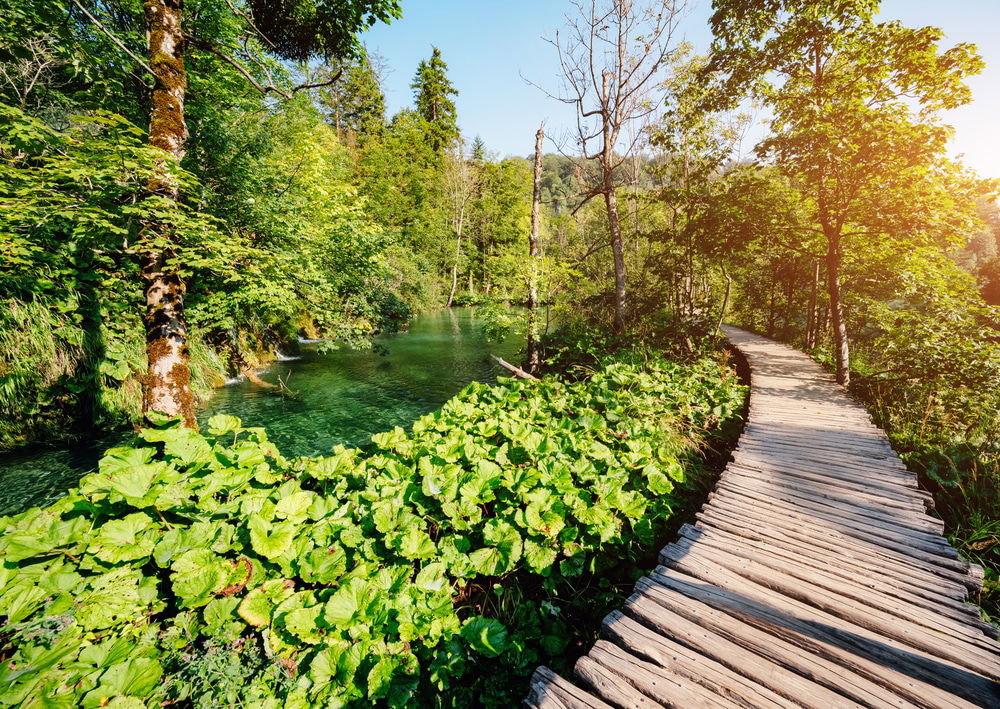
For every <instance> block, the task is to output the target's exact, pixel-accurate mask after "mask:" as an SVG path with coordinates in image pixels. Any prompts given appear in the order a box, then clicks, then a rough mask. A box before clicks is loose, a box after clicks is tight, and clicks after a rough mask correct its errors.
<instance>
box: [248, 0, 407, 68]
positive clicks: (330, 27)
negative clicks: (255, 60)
mask: <svg viewBox="0 0 1000 709" xmlns="http://www.w3.org/2000/svg"><path fill="white" fill-rule="evenodd" d="M247 4H248V6H249V8H250V11H251V13H252V16H253V18H254V19H255V20H256V23H257V26H258V27H261V28H266V30H265V31H266V32H267V34H266V36H267V39H268V41H269V43H270V44H271V46H272V48H273V49H274V51H275V52H276V53H277V54H278V55H279V56H281V57H282V58H284V59H290V60H293V61H297V62H305V61H307V60H308V59H309V58H310V57H313V56H322V57H350V56H355V55H357V54H359V53H360V51H361V46H360V44H359V42H358V38H357V35H358V34H359V33H360V32H363V31H364V30H366V29H368V28H369V27H371V26H372V25H374V24H375V23H376V22H385V23H388V22H391V21H392V20H393V19H396V18H398V17H400V15H401V14H402V10H401V9H400V5H399V0H338V2H327V1H326V0H319V1H318V2H317V0H248V2H247Z"/></svg>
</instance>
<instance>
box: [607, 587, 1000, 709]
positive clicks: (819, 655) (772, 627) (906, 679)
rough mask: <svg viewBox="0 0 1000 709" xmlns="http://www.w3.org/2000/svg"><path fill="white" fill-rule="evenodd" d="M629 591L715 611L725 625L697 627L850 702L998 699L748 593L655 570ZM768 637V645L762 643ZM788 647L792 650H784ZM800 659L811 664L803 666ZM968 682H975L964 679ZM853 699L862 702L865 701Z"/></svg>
mask: <svg viewBox="0 0 1000 709" xmlns="http://www.w3.org/2000/svg"><path fill="white" fill-rule="evenodd" d="M659 587H663V588H662V589H660V588H659ZM636 589H637V590H638V591H640V592H642V593H648V594H650V596H651V598H653V599H654V600H655V601H656V603H658V604H662V603H667V604H669V607H671V608H676V607H677V606H676V604H675V601H676V596H675V595H672V594H680V595H683V596H686V597H687V598H688V599H689V600H690V601H695V602H698V603H699V604H700V606H707V607H709V608H711V609H712V610H714V611H716V612H717V613H722V614H723V615H724V616H728V620H726V621H725V622H723V621H720V620H719V618H718V616H716V617H714V618H709V617H706V616H705V615H704V614H701V615H699V616H697V617H698V621H697V622H698V623H699V624H703V625H706V626H707V627H710V628H711V629H713V630H715V631H716V632H721V633H723V634H725V635H726V637H728V638H729V639H730V640H732V641H733V642H737V643H741V644H746V645H747V646H748V647H752V648H753V649H754V650H755V651H757V652H759V653H761V654H763V655H765V656H768V657H772V656H773V658H774V659H776V660H777V661H779V662H782V663H785V664H786V665H787V666H788V667H792V668H795V669H796V671H799V672H806V671H811V672H814V674H811V675H809V676H810V677H811V678H812V679H813V680H815V681H816V682H819V683H821V684H825V685H827V686H829V687H830V688H831V689H834V690H835V691H844V692H845V693H848V694H849V696H852V697H858V692H860V691H863V690H864V691H868V692H872V693H875V692H877V688H881V689H882V690H883V692H884V695H883V696H886V697H891V696H892V695H897V696H898V697H902V698H905V700H906V701H907V702H910V703H912V704H916V705H917V706H922V707H942V708H943V707H959V706H961V707H970V706H994V704H993V702H995V700H997V699H1000V694H998V692H997V690H996V686H995V684H993V683H991V682H990V681H989V680H987V679H985V678H983V677H980V676H978V675H974V674H972V673H966V672H965V671H964V670H954V669H952V671H953V672H954V674H951V675H947V673H948V671H949V669H948V668H947V666H945V670H943V671H944V672H945V673H946V675H947V676H946V677H944V678H942V677H940V676H938V675H936V674H935V673H934V672H930V671H927V669H929V668H927V669H925V668H924V666H922V665H921V664H920V660H921V658H919V657H918V656H917V655H912V656H911V655H905V654H902V655H900V654H898V653H896V652H895V651H894V650H893V648H891V647H889V646H887V645H884V644H881V643H877V642H875V643H872V644H871V648H870V650H866V649H862V648H858V647H855V646H854V645H853V644H852V643H851V642H850V640H854V639H855V638H850V637H848V638H842V637H841V636H840V635H838V630H837V628H836V627H835V626H832V625H830V624H828V623H823V622H822V621H820V622H816V621H814V620H812V619H811V618H808V617H805V618H804V617H800V615H799V614H798V613H794V614H791V613H788V612H786V611H785V610H781V609H779V608H777V607H774V606H771V605H769V604H768V603H767V602H762V601H761V600H759V599H758V598H756V597H754V596H752V595H747V594H745V593H742V592H739V591H731V590H728V589H724V588H721V587H719V586H715V585H712V584H710V583H704V582H702V581H700V580H699V579H697V578H694V577H690V576H688V575H687V574H684V573H681V572H677V571H672V570H670V569H666V568H662V567H661V570H658V571H656V572H654V573H653V574H651V575H650V576H648V577H644V578H642V579H640V580H639V582H638V583H637V584H636ZM700 606H699V607H700ZM626 611H627V612H628V607H626ZM750 629H752V630H750ZM761 633H763V636H761ZM769 638H770V639H771V642H773V644H767V643H768V639H769ZM856 639H858V640H860V639H861V636H858V638H856ZM788 647H791V648H792V649H791V650H790V651H788V652H785V650H786V649H787V648H788ZM807 657H808V658H812V660H813V662H814V663H815V664H814V665H808V666H807V665H806V663H805V659H806V658H807ZM932 662H933V660H932ZM932 666H933V665H932ZM854 675H857V676H858V677H860V678H862V679H863V680H865V681H866V682H867V683H868V684H867V685H862V686H861V687H859V686H856V685H855V684H853V683H849V682H850V681H851V677H852V676H854ZM968 678H976V679H975V681H968V682H967V681H965V680H966V679H968ZM837 682H841V683H842V684H839V685H838V684H836V683H837ZM887 700H888V699H887ZM859 701H860V702H861V703H864V704H867V703H869V702H868V700H867V699H859ZM812 706H822V705H819V704H816V705H812Z"/></svg>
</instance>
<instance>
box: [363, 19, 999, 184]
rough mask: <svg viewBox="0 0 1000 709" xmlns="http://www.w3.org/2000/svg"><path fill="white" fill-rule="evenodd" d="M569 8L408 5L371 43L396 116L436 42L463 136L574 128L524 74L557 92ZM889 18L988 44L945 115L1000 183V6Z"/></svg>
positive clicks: (695, 38) (522, 145)
mask: <svg viewBox="0 0 1000 709" xmlns="http://www.w3.org/2000/svg"><path fill="white" fill-rule="evenodd" d="M570 9H572V7H571V6H570V4H569V3H568V2H565V1H564V0H502V1H500V0H403V18H402V19H401V20H397V21H396V22H394V23H393V24H391V25H388V26H385V25H380V26H377V27H375V28H373V29H372V30H370V31H369V32H367V33H366V34H365V35H364V41H365V43H366V44H367V45H368V47H369V48H370V49H373V50H375V51H377V52H378V53H379V54H381V55H382V56H383V57H384V58H385V62H386V64H387V66H388V68H389V69H390V70H391V71H390V72H389V74H388V76H387V77H386V87H385V88H386V99H387V102H388V106H389V111H390V113H392V112H395V111H397V110H399V109H400V108H404V107H407V106H410V105H412V91H411V89H410V81H411V80H412V78H413V73H414V71H415V70H416V66H417V64H418V63H419V61H420V60H421V59H423V58H426V57H429V56H430V53H431V46H432V45H434V46H437V47H439V48H440V49H441V52H442V55H443V57H444V59H445V61H446V62H447V63H448V73H449V76H450V77H451V79H452V83H453V84H454V85H455V87H456V88H457V89H458V90H459V95H458V98H457V100H456V106H457V108H458V115H459V123H460V124H461V127H462V131H463V132H464V133H465V134H466V135H467V136H468V137H469V138H472V137H473V136H476V135H480V136H482V138H483V140H485V141H486V145H487V147H488V148H489V149H490V150H492V151H495V152H497V153H499V154H500V155H511V154H513V155H527V154H528V153H530V152H531V150H532V148H533V146H534V133H535V130H536V129H537V128H538V123H539V122H540V121H541V120H542V119H544V120H545V121H546V126H547V133H548V134H550V135H553V136H558V135H559V134H561V133H564V132H565V131H566V130H567V129H569V128H570V127H571V126H572V120H573V113H572V110H571V109H568V108H567V107H565V106H563V105H561V104H560V103H558V102H556V101H554V100H552V99H550V98H548V97H546V96H545V95H544V94H543V93H542V92H540V91H539V90H538V89H536V88H534V87H532V86H530V85H529V84H527V83H526V82H525V81H524V79H522V76H521V75H523V76H524V77H527V78H529V79H531V80H532V81H534V82H535V83H537V84H540V85H542V86H545V87H547V88H550V89H552V90H555V89H556V88H558V64H557V61H556V57H555V52H554V50H553V48H552V47H551V45H549V44H548V43H546V42H545V41H544V40H543V36H548V37H551V36H553V35H554V33H555V31H556V30H557V29H559V28H561V27H562V26H563V24H564V22H565V20H564V17H565V13H566V12H567V11H568V10H570ZM710 14H711V2H710V0H700V1H698V0H695V1H694V2H690V3H689V9H688V11H687V16H686V17H685V19H684V21H683V22H682V24H681V26H680V33H681V34H682V35H683V37H684V39H686V40H687V41H689V42H691V43H692V44H693V45H694V46H695V48H696V50H699V51H704V50H705V49H707V47H708V44H709V42H710V41H711V33H710V31H709V28H708V17H709V15H710ZM882 17H884V18H887V19H899V20H902V21H903V22H904V24H906V25H908V26H922V25H934V26H937V27H940V28H942V29H943V30H944V32H945V35H946V39H945V42H946V44H947V45H948V46H950V45H951V44H954V43H957V42H972V43H975V44H977V45H978V46H979V50H980V52H981V53H982V54H983V57H984V58H985V60H986V70H985V71H984V72H983V73H982V74H980V75H979V76H976V77H973V78H972V79H970V81H969V84H970V86H971V87H972V90H973V96H974V101H973V103H972V104H970V105H968V106H964V107H962V108H959V109H956V110H954V111H951V112H949V113H948V114H946V119H947V121H948V122H949V123H951V124H952V125H953V126H954V127H955V137H954V140H953V141H952V150H953V152H954V153H962V154H964V156H965V157H964V161H965V162H966V164H968V165H969V166H971V167H973V168H974V169H976V170H977V171H978V172H979V173H980V174H981V175H984V176H990V177H1000V135H998V133H1000V39H998V35H997V28H998V27H1000V0H949V1H948V2H943V1H942V0H884V2H883V4H882ZM550 147H551V146H550Z"/></svg>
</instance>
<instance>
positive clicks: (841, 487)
mask: <svg viewBox="0 0 1000 709" xmlns="http://www.w3.org/2000/svg"><path fill="white" fill-rule="evenodd" d="M787 467H791V466H790V465H789V466H787ZM785 468H786V466H785V465H784V464H783V463H782V461H781V460H780V459H777V458H775V459H774V463H773V465H771V466H769V467H768V468H767V469H765V470H761V469H760V466H759V464H758V465H754V460H753V459H751V460H749V461H748V464H747V465H743V457H742V455H741V454H740V452H739V451H738V452H737V454H736V455H735V456H734V458H733V462H732V463H730V464H729V466H727V471H729V472H735V471H737V470H738V471H739V472H740V473H741V474H746V475H751V476H756V477H760V478H762V479H764V480H773V481H781V482H782V483H783V484H785V485H787V486H789V487H799V488H802V489H804V490H807V491H812V492H813V494H820V492H821V491H824V492H828V493H829V494H832V495H835V496H837V498H838V499H850V500H852V501H854V500H858V501H861V502H864V503H866V504H869V505H875V506H877V507H892V508H893V510H892V511H893V512H895V511H896V510H897V509H899V510H904V511H906V512H907V513H909V514H912V515H914V516H922V515H924V514H925V507H924V500H923V498H922V497H917V496H915V495H910V494H907V493H904V492H902V491H899V492H896V491H888V490H881V489H878V488H877V487H876V486H875V485H869V486H862V485H857V484H852V483H851V482H849V481H844V480H838V479H836V478H833V477H829V476H822V475H816V474H807V473H802V472H796V471H793V470H786V469H785Z"/></svg>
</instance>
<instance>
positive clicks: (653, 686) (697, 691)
mask: <svg viewBox="0 0 1000 709" xmlns="http://www.w3.org/2000/svg"><path fill="white" fill-rule="evenodd" d="M587 657H589V658H590V659H592V660H594V662H597V663H598V664H600V665H603V666H604V667H606V668H607V669H609V670H611V671H612V672H614V673H615V674H617V675H618V676H619V677H621V678H622V680H624V681H625V682H627V683H629V684H630V685H632V686H633V687H635V688H636V689H637V690H639V691H640V692H642V693H643V694H644V695H646V696H647V697H649V698H650V699H652V700H653V703H654V704H658V705H662V706H668V707H685V708H686V707H720V708H721V709H740V708H741V707H745V706H746V704H743V703H737V702H735V701H733V700H732V699H730V698H729V697H727V696H725V695H724V694H722V693H719V692H717V691H716V690H717V687H713V686H711V685H708V684H707V683H706V684H700V683H698V682H695V681H693V680H692V679H691V678H689V677H686V676H684V675H681V674H677V673H675V672H672V671H671V670H670V669H668V668H666V667H661V666H659V665H655V664H653V663H651V662H646V661H645V660H642V659H640V658H638V657H636V656H635V655H633V654H632V653H630V652H628V651H627V650H624V649H622V648H620V647H618V646H617V645H615V644H613V643H610V642H608V641H606V640H598V641H597V642H596V643H594V647H593V648H592V649H591V651H590V653H588V655H587Z"/></svg>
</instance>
